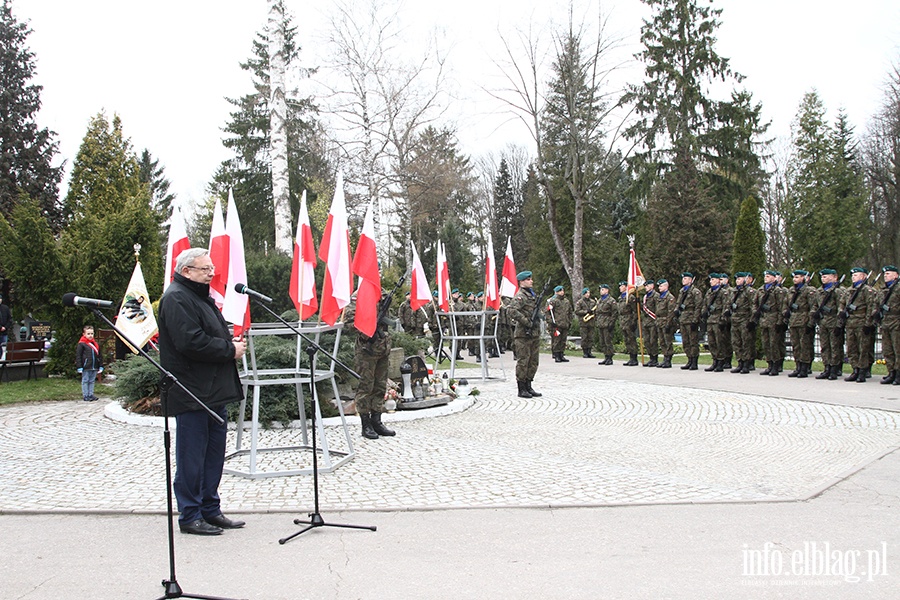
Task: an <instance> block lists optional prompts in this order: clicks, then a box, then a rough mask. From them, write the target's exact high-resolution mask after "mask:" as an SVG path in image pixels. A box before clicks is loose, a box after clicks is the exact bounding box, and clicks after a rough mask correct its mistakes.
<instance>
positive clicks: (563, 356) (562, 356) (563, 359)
mask: <svg viewBox="0 0 900 600" xmlns="http://www.w3.org/2000/svg"><path fill="white" fill-rule="evenodd" d="M559 362H569V359H568V358H566V353H565V351H563V352H560V353H559Z"/></svg>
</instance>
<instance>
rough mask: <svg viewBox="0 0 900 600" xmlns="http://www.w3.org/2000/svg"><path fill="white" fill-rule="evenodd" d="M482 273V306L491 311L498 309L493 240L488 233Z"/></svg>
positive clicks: (498, 295)
mask: <svg viewBox="0 0 900 600" xmlns="http://www.w3.org/2000/svg"><path fill="white" fill-rule="evenodd" d="M484 262H485V272H484V305H485V307H486V308H490V309H491V310H498V309H499V308H500V294H499V293H498V291H497V264H496V263H495V261H494V239H493V238H492V237H491V234H490V232H488V243H487V258H486V259H485V261H484Z"/></svg>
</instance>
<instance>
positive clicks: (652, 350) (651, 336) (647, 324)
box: [641, 277, 659, 367]
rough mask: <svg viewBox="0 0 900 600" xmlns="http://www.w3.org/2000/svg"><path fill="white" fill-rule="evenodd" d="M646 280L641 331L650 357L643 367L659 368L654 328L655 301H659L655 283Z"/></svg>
mask: <svg viewBox="0 0 900 600" xmlns="http://www.w3.org/2000/svg"><path fill="white" fill-rule="evenodd" d="M647 280H648V281H646V282H645V283H644V290H645V293H644V298H643V300H641V302H643V307H642V308H643V311H644V320H643V323H642V327H641V329H642V330H643V335H644V338H645V339H646V340H647V341H646V345H647V354H649V355H650V360H649V361H647V363H646V364H644V366H645V367H656V366H659V329H658V328H657V327H656V301H657V300H658V299H659V294H657V293H656V282H655V281H653V280H652V279H650V278H649V277H648V278H647Z"/></svg>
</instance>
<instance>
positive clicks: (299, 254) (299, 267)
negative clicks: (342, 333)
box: [290, 190, 319, 321]
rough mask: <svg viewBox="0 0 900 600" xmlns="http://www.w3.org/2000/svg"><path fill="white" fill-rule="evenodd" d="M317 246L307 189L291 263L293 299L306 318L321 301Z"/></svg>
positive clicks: (301, 201)
mask: <svg viewBox="0 0 900 600" xmlns="http://www.w3.org/2000/svg"><path fill="white" fill-rule="evenodd" d="M315 268H316V247H315V245H314V244H313V237H312V228H311V227H310V225H309V212H308V211H307V209H306V190H303V196H302V197H301V198H300V215H299V216H298V217H297V238H296V240H295V241H294V262H293V264H292V265H291V288H290V295H291V300H293V301H294V307H295V308H296V309H297V313H298V314H299V315H300V320H301V321H303V320H306V319H308V318H309V317H311V316H312V315H314V314H316V311H317V310H318V309H319V301H318V300H317V299H316V275H315Z"/></svg>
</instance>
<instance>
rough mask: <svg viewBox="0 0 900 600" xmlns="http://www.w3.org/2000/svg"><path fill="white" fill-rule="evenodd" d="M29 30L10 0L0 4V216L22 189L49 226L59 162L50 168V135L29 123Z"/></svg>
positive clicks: (36, 91) (35, 98)
mask: <svg viewBox="0 0 900 600" xmlns="http://www.w3.org/2000/svg"><path fill="white" fill-rule="evenodd" d="M30 33H31V30H30V29H29V28H28V26H27V25H26V24H25V23H20V22H18V21H17V20H16V18H15V16H14V15H13V14H12V6H11V2H10V0H2V4H0V90H2V91H0V214H2V215H4V216H9V215H10V214H11V213H12V210H13V208H14V207H15V206H16V204H17V203H18V202H19V194H20V193H21V192H24V193H25V194H26V195H27V196H28V197H30V198H33V199H34V200H35V201H37V203H38V205H39V206H40V207H41V212H42V214H44V217H45V218H46V219H47V221H48V222H49V223H50V225H51V227H53V229H54V230H58V229H59V227H60V226H61V225H62V210H61V207H60V205H59V182H60V181H61V180H62V175H63V168H62V166H53V164H52V162H53V158H54V156H55V155H56V153H57V151H58V143H57V142H56V141H55V140H54V138H55V136H56V134H55V133H54V132H52V131H50V130H49V129H47V128H39V127H38V125H37V123H36V122H35V118H36V116H37V113H38V111H39V110H40V108H41V90H42V89H43V88H42V86H40V85H36V84H33V83H31V80H32V79H33V77H34V75H35V60H34V54H33V53H32V52H31V51H30V50H29V49H28V47H27V46H26V41H27V38H28V35H29V34H30Z"/></svg>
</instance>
